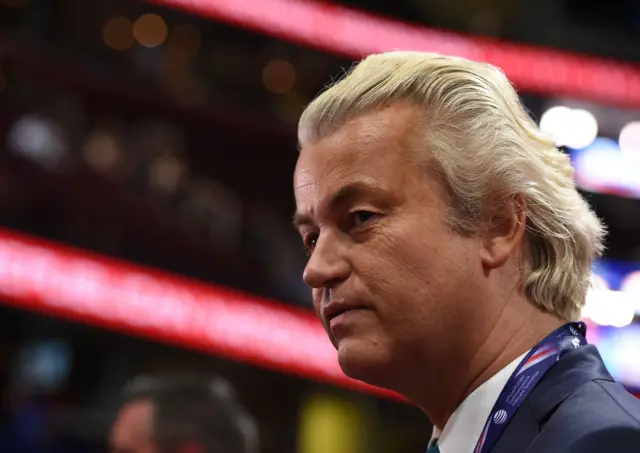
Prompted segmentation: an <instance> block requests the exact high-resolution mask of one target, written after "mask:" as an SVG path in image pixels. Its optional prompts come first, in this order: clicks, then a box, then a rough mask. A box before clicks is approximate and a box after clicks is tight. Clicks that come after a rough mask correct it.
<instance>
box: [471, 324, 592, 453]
mask: <svg viewBox="0 0 640 453" xmlns="http://www.w3.org/2000/svg"><path fill="white" fill-rule="evenodd" d="M586 332H587V326H586V325H585V324H584V323H583V322H575V323H569V324H565V325H564V326H562V327H559V328H558V329H556V330H554V331H553V332H551V333H550V334H549V335H548V336H547V337H546V338H545V339H543V340H542V341H541V342H540V343H538V344H537V345H536V346H535V347H534V348H533V349H532V350H531V351H529V353H528V354H527V355H526V356H525V358H524V359H522V361H521V362H520V364H519V365H518V367H517V368H516V370H515V371H514V372H513V374H512V375H511V377H510V378H509V380H508V381H507V385H505V386H504V389H503V390H502V393H500V396H499V397H498V400H497V401H496V404H495V405H494V406H493V409H492V410H491V412H490V414H489V418H488V419H487V422H486V423H485V425H484V429H483V430H482V434H481V435H480V439H479V440H478V443H477V444H476V448H475V450H474V451H473V452H474V453H489V452H490V451H491V449H492V448H493V446H494V444H495V443H496V441H497V440H498V438H499V437H500V435H501V434H502V431H503V430H504V428H505V427H506V426H507V424H508V423H509V421H510V420H511V418H512V417H513V415H514V414H515V413H516V411H517V410H518V408H519V407H520V405H521V404H522V403H523V402H524V400H525V399H526V398H527V396H528V395H529V393H531V391H532V390H533V388H534V387H535V386H536V384H537V383H538V382H539V381H540V379H542V377H543V376H544V375H545V373H546V372H547V371H549V369H550V368H551V367H552V366H553V365H554V364H555V363H556V362H557V361H558V360H560V358H561V357H562V356H563V355H564V354H565V353H567V352H568V351H572V350H574V349H577V348H579V347H581V346H584V345H586V344H587V339H586V337H585V335H586Z"/></svg>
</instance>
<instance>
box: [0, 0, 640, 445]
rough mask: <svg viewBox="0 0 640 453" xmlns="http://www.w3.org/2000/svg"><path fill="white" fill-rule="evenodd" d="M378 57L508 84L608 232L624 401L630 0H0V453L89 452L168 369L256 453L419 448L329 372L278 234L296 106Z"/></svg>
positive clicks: (632, 45)
mask: <svg viewBox="0 0 640 453" xmlns="http://www.w3.org/2000/svg"><path fill="white" fill-rule="evenodd" d="M393 49H412V50H429V51H435V52H441V53H447V54H454V55H460V56H464V57H468V58H472V59H477V60H484V61H489V62H491V63H494V64H496V65H498V66H500V67H501V68H503V70H504V71H505V72H506V74H507V75H508V76H509V77H510V78H511V80H512V81H513V82H514V83H515V84H516V86H517V87H518V88H519V90H520V93H521V96H522V99H523V101H524V103H525V105H526V106H527V108H528V109H529V110H530V111H531V114H532V115H533V117H534V118H535V119H536V120H537V121H539V122H540V125H541V128H542V129H543V130H545V131H546V132H547V133H549V134H551V135H552V136H553V137H554V139H555V140H556V142H557V144H558V145H559V146H563V147H564V149H565V150H566V152H567V153H570V154H571V156H572V159H573V162H574V165H575V169H576V182H577V184H578V185H579V187H580V188H581V190H582V191H583V192H584V194H585V195H586V196H587V198H588V199H589V201H590V202H591V203H592V205H593V207H594V208H595V210H596V211H597V213H598V214H599V215H600V216H601V217H602V218H603V219H604V220H605V221H606V223H607V224H608V225H609V230H610V238H609V242H608V251H607V254H606V256H605V258H604V259H603V260H602V261H600V262H598V263H597V264H596V265H595V267H594V276H595V278H596V280H597V281H598V285H597V288H596V289H595V290H594V291H592V292H591V293H590V295H589V298H588V304H587V307H586V308H585V311H584V313H583V315H584V319H585V321H586V322H587V323H588V324H589V326H590V340H591V341H592V342H594V343H596V344H597V345H598V346H599V348H600V350H601V352H602V354H603V356H604V359H605V361H606V362H607V365H608V366H609V368H610V370H611V371H612V373H613V374H614V375H615V377H616V378H617V379H619V380H620V381H621V382H623V383H624V384H625V385H626V386H627V387H628V388H629V389H630V390H631V391H632V392H638V391H640V200H639V198H640V64H639V62H640V2H638V1H637V0H609V1H607V2H603V1H599V0H535V1H534V0H406V1H404V0H403V1H400V0H398V1H394V2H390V1H383V0H349V1H346V0H345V1H342V2H336V3H327V2H316V1H309V0H244V1H222V0H201V1H196V0H156V1H138V0H92V1H86V0H0V364H1V365H0V388H1V389H2V418H1V421H0V451H3V452H5V451H7V452H21V451H29V452H37V453H44V452H61V453H62V452H64V453H85V452H104V451H106V443H105V437H106V433H107V429H108V426H109V423H110V422H111V417H112V416H113V411H114V409H115V407H114V404H115V403H116V401H117V398H118V393H119V391H120V387H121V385H122V384H123V383H124V382H125V381H126V380H128V379H129V378H131V377H132V376H134V375H136V374H138V373H141V372H154V371H158V372H160V371H163V372H164V371H171V370H196V371H201V372H206V373H211V374H217V375H221V376H224V377H226V378H227V379H229V380H230V381H231V382H232V383H233V385H234V386H235V387H236V389H237V392H238V394H239V397H240V399H241V401H242V402H243V403H244V404H245V405H246V406H247V407H248V409H249V410H250V411H251V412H252V413H253V414H254V415H255V417H256V418H257V420H258V422H259V428H260V435H261V444H262V448H261V451H262V452H263V453H271V452H273V453H276V452H278V453H283V452H299V453H325V452H330V453H364V452H367V453H369V452H370V453H376V452H381V453H382V452H388V451H394V452H403V453H405V452H406V453H414V452H415V453H417V452H423V451H424V449H425V446H426V444H427V441H428V439H429V438H430V435H431V427H430V426H429V425H428V422H427V421H426V420H425V418H424V417H423V415H422V414H421V413H419V411H418V410H416V409H414V408H413V407H411V406H409V405H406V404H404V403H402V402H400V401H398V400H397V399H395V398H394V397H392V396H391V397H390V396H389V395H386V394H384V393H383V392H380V391H377V390H373V389H370V388H367V387H365V386H362V385H359V384H357V383H355V382H353V381H350V380H349V379H347V378H345V377H344V376H343V375H342V373H341V372H340V370H339V368H338V366H337V364H336V360H335V352H334V351H333V349H332V347H331V345H330V344H329V342H328V341H327V340H326V338H325V335H324V332H323V331H322V328H321V327H320V325H319V323H318V322H316V320H315V319H314V317H313V315H312V312H311V301H310V294H309V292H308V291H307V289H306V288H305V287H304V285H303V283H302V281H301V272H302V269H303V266H304V262H305V257H304V253H303V250H302V247H301V245H300V241H299V239H298V238H297V235H296V233H295V232H294V230H293V228H291V226H290V215H291V213H292V211H293V197H292V193H291V180H292V171H293V167H294V164H295V159H296V155H297V149H296V146H297V145H296V121H297V119H298V116H299V114H300V113H301V111H302V109H303V107H304V106H305V105H306V104H307V103H308V102H309V101H310V100H311V99H312V98H313V96H314V95H315V94H316V93H318V91H320V90H321V89H322V87H323V86H325V85H326V84H327V83H329V82H330V81H331V80H332V79H333V78H335V77H336V76H337V75H339V74H341V73H342V72H343V71H344V70H345V69H348V68H349V67H350V66H351V65H352V64H353V62H354V61H355V60H357V59H359V58H361V57H362V56H364V55H366V54H368V53H371V52H378V51H384V50H393ZM639 394H640V392H639Z"/></svg>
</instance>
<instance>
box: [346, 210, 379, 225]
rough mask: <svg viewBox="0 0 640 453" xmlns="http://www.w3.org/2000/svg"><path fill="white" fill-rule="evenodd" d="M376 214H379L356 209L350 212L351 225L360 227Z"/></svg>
mask: <svg viewBox="0 0 640 453" xmlns="http://www.w3.org/2000/svg"><path fill="white" fill-rule="evenodd" d="M376 215H377V214H376V213H375V212H370V211H354V212H352V213H351V214H349V219H350V221H351V226H352V227H355V228H358V227H360V226H362V225H364V224H365V223H367V222H368V221H370V220H371V219H372V218H374V217H375V216H376Z"/></svg>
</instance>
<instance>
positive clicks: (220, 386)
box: [109, 376, 258, 453]
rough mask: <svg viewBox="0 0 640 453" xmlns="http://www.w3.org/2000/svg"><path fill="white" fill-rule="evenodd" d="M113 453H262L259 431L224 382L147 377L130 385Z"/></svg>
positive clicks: (117, 424) (113, 432) (113, 439)
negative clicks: (258, 437)
mask: <svg viewBox="0 0 640 453" xmlns="http://www.w3.org/2000/svg"><path fill="white" fill-rule="evenodd" d="M109 443H110V448H111V451H112V452H113V453H257V451H258V446H257V443H258V439H257V430H256V426H255V424H254V421H253V420H252V418H251V417H250V416H249V415H248V414H247V412H246V411H245V410H244V408H243V407H242V406H240V404H239V403H238V402H237V401H236V399H235V396H234V393H233V391H232V388H231V386H230V385H229V384H228V383H227V382H226V381H224V380H222V379H219V378H216V379H212V380H211V379H206V378H201V377H191V376H143V377H139V378H137V379H134V380H133V381H132V382H131V383H130V384H128V385H127V386H126V387H125V388H124V392H123V403H122V406H121V407H120V410H119V411H118V415H117V417H116V420H115V422H114V424H113V426H112V428H111V433H110V439H109Z"/></svg>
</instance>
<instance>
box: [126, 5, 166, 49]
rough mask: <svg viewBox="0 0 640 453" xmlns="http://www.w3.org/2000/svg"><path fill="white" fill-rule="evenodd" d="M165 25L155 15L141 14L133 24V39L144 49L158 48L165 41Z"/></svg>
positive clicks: (160, 18) (162, 20)
mask: <svg viewBox="0 0 640 453" xmlns="http://www.w3.org/2000/svg"><path fill="white" fill-rule="evenodd" d="M167 34H168V29H167V23H166V22H165V21H164V19H163V18H162V17H160V16H158V15H157V14H151V13H150V14H143V15H142V16H140V17H139V18H138V20H136V22H135V23H134V24H133V37H134V38H135V39H136V41H138V43H139V44H140V45H141V46H144V47H149V48H152V47H158V46H160V45H162V44H163V43H164V42H165V40H166V39H167Z"/></svg>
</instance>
